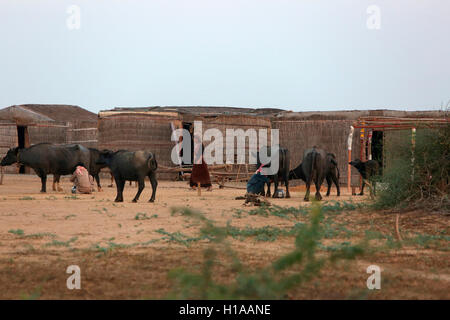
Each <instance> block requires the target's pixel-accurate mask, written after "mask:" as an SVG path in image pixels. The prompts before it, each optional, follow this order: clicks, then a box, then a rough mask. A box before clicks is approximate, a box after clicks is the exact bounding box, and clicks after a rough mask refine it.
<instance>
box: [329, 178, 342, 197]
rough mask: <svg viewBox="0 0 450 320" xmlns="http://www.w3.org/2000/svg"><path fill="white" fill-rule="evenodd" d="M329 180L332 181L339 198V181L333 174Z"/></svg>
mask: <svg viewBox="0 0 450 320" xmlns="http://www.w3.org/2000/svg"><path fill="white" fill-rule="evenodd" d="M331 179H333V182H334V184H335V186H336V189H337V196H338V197H339V196H340V195H341V188H340V187H339V180H338V178H337V177H336V176H335V175H334V174H333V175H332V176H331Z"/></svg>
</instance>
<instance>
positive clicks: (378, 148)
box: [371, 131, 384, 173]
mask: <svg viewBox="0 0 450 320" xmlns="http://www.w3.org/2000/svg"><path fill="white" fill-rule="evenodd" d="M383 136H384V135H383V131H374V132H373V134H372V150H371V151H372V160H376V161H377V162H378V163H379V164H380V173H381V171H382V169H383V164H384V163H383Z"/></svg>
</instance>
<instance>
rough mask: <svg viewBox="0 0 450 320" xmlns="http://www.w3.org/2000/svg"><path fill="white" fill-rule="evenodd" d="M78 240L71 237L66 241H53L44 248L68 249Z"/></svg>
mask: <svg viewBox="0 0 450 320" xmlns="http://www.w3.org/2000/svg"><path fill="white" fill-rule="evenodd" d="M77 240H78V237H72V238H70V239H69V240H67V241H59V240H53V241H52V242H49V243H46V244H45V245H44V246H45V247H51V246H53V247H70V245H71V244H72V242H75V241H77Z"/></svg>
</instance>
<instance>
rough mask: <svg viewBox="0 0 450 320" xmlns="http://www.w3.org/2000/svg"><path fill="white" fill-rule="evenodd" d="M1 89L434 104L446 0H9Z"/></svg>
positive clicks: (109, 99)
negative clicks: (74, 22)
mask: <svg viewBox="0 0 450 320" xmlns="http://www.w3.org/2000/svg"><path fill="white" fill-rule="evenodd" d="M72 4H75V5H78V6H79V7H80V9H81V29H80V30H69V29H68V28H67V26H66V20H67V18H68V17H69V15H68V14H67V13H66V10H67V8H68V6H69V5H72ZM373 4H374V5H377V6H378V7H379V8H380V10H381V29H380V30H369V29H368V28H367V26H366V20H367V18H368V17H369V15H368V14H367V13H366V9H367V7H368V6H369V5H373ZM0 88H1V89H0V107H6V106H9V105H13V104H22V103H61V104H76V105H80V106H82V107H85V108H87V109H89V110H91V111H94V112H97V111H99V110H101V109H109V108H113V107H116V106H149V105H206V106H212V105H213V106H236V107H279V108H285V109H289V110H295V111H303V110H305V111H306V110H308V111H310V110H341V109H377V108H390V109H401V110H426V109H435V108H439V107H440V105H441V103H446V102H447V101H449V100H450V1H448V0H395V1H393V0H371V1H366V0H345V1H344V0H342V1H340V0H308V1H306V0H304V1H302V0H270V1H268V0H239V1H238V0H221V1H218V0H151V1H150V0H146V1H144V0H122V1H119V0H71V1H66V0H1V2H0Z"/></svg>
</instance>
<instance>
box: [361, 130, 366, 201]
mask: <svg viewBox="0 0 450 320" xmlns="http://www.w3.org/2000/svg"><path fill="white" fill-rule="evenodd" d="M362 125H363V126H364V125H365V122H363V123H362ZM359 130H360V135H359V159H360V160H361V161H365V160H366V159H365V157H364V155H365V152H364V151H365V149H366V146H365V143H364V142H365V141H364V136H365V129H364V128H361V129H359ZM362 180H363V179H362V176H361V175H360V177H359V191H360V192H361V190H362V182H363V181H362Z"/></svg>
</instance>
